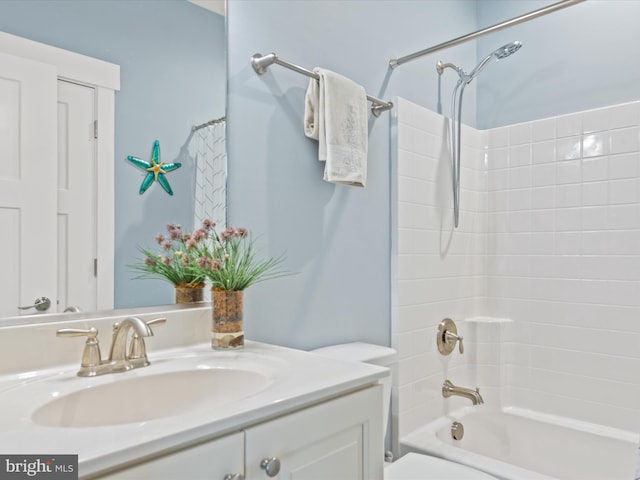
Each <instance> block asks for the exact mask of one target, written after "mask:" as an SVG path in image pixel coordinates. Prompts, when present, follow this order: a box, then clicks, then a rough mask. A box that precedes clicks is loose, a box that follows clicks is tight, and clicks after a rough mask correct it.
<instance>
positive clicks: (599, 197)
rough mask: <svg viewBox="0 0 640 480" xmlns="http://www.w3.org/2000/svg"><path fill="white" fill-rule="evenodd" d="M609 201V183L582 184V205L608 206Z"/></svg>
mask: <svg viewBox="0 0 640 480" xmlns="http://www.w3.org/2000/svg"><path fill="white" fill-rule="evenodd" d="M608 201H609V183H608V182H589V183H583V184H582V205H585V206H596V205H606V204H607V202H608Z"/></svg>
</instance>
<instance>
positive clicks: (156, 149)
mask: <svg viewBox="0 0 640 480" xmlns="http://www.w3.org/2000/svg"><path fill="white" fill-rule="evenodd" d="M127 160H129V161H130V162H131V163H133V164H134V165H135V166H136V167H138V168H141V169H142V170H145V171H146V172H149V173H147V176H146V177H144V180H143V181H142V185H140V195H142V194H143V193H144V192H146V191H147V189H148V188H149V187H150V186H151V184H152V183H153V182H154V181H157V182H158V183H159V184H160V185H162V188H164V190H165V192H167V193H168V194H169V195H173V190H171V185H169V181H168V180H167V178H166V176H165V175H166V174H167V173H169V172H173V171H174V170H177V169H178V168H180V167H181V166H182V164H181V163H162V162H161V161H160V142H159V141H158V140H156V141H155V142H153V152H152V153H151V163H149V162H147V161H145V160H141V159H139V158H136V157H132V156H131V155H129V156H128V157H127Z"/></svg>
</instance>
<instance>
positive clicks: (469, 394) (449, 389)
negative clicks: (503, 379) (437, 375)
mask: <svg viewBox="0 0 640 480" xmlns="http://www.w3.org/2000/svg"><path fill="white" fill-rule="evenodd" d="M453 395H455V396H458V397H464V398H468V399H469V400H471V403H473V404H474V405H482V404H483V403H484V400H483V399H482V395H480V389H479V388H476V389H475V390H472V389H470V388H465V387H458V386H456V385H454V384H453V383H451V381H450V380H445V381H444V383H443V384H442V396H443V397H444V398H448V397H451V396H453Z"/></svg>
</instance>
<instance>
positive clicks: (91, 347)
mask: <svg viewBox="0 0 640 480" xmlns="http://www.w3.org/2000/svg"><path fill="white" fill-rule="evenodd" d="M56 336H58V337H85V336H86V337H87V341H86V343H85V344H84V351H83V352H82V362H81V363H80V372H78V374H79V375H81V376H90V374H89V373H87V375H82V374H81V372H83V371H86V372H88V371H89V370H88V369H91V368H92V367H97V366H98V365H100V364H101V363H102V355H101V353H100V344H99V342H98V329H97V328H95V327H91V328H89V329H82V328H61V329H60V330H57V331H56Z"/></svg>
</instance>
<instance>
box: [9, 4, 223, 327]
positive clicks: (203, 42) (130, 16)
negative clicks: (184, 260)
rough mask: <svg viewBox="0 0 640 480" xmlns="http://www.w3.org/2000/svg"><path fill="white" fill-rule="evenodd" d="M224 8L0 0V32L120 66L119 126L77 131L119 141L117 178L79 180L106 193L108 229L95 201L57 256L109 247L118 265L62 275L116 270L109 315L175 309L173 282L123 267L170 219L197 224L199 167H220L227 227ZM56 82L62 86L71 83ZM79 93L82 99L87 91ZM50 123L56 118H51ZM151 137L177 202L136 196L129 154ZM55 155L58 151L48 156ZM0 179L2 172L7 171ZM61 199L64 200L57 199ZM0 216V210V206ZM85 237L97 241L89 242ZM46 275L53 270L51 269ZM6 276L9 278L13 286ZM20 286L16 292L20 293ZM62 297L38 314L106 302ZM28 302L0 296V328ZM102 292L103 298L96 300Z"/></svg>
mask: <svg viewBox="0 0 640 480" xmlns="http://www.w3.org/2000/svg"><path fill="white" fill-rule="evenodd" d="M224 6H225V5H224V1H223V0H193V1H186V0H185V1H182V0H171V1H166V0H128V1H126V2H119V1H118V2H114V1H111V0H92V1H91V2H77V1H66V0H54V1H50V0H42V1H39V0H33V1H29V2H23V1H21V0H5V1H3V2H1V3H0V32H6V33H8V34H11V35H13V36H17V37H21V38H23V39H28V40H32V41H35V42H39V43H41V44H45V45H48V46H53V47H57V48H60V49H64V50H67V51H70V52H75V53H78V54H81V55H84V56H87V57H91V58H93V59H97V60H100V61H103V62H108V63H110V64H113V65H117V66H119V69H120V88H119V90H117V91H116V92H115V102H114V107H113V114H112V116H113V119H114V120H113V123H114V124H113V125H112V126H108V125H99V124H94V123H93V122H88V121H85V120H83V121H82V123H81V127H80V130H81V132H80V137H81V138H83V137H86V138H87V139H89V137H91V138H93V137H94V135H95V136H96V137H97V138H99V136H100V135H101V133H102V134H104V133H105V132H109V128H111V129H112V133H111V135H112V137H113V138H114V142H113V143H114V145H113V146H112V147H111V148H112V159H110V161H111V162H113V165H110V166H107V168H111V169H112V177H113V178H112V179H109V178H107V177H108V176H109V175H105V176H104V177H101V175H100V172H101V171H104V170H103V169H104V168H105V166H104V165H92V166H91V167H90V168H89V170H88V173H87V174H86V175H88V177H87V176H85V178H88V180H87V181H86V182H85V184H86V185H85V186H86V187H87V188H86V189H87V190H88V193H89V194H91V193H92V192H93V193H94V194H95V192H100V191H104V190H108V189H112V190H111V192H112V198H113V208H112V215H113V222H112V223H113V231H112V232H109V233H106V234H105V233H104V232H101V231H99V230H98V233H97V234H96V228H95V223H96V222H97V223H99V222H100V220H101V219H102V218H103V216H104V215H103V214H104V211H101V209H100V206H99V205H98V206H97V207H95V208H93V211H92V207H90V206H89V207H88V208H87V210H88V211H91V213H92V214H93V220H91V221H88V222H87V223H88V225H86V230H82V229H81V230H80V231H79V233H78V232H77V231H76V233H74V234H73V235H70V236H69V237H70V238H69V240H73V239H75V240H76V246H74V247H72V248H69V249H67V250H66V251H58V252H57V253H55V252H54V253H53V255H57V256H58V258H59V259H60V258H62V257H65V256H66V257H69V258H71V259H76V258H80V257H81V255H80V250H82V248H83V247H85V246H87V245H89V244H90V246H88V247H87V250H88V253H86V254H83V255H84V256H89V257H90V256H91V255H93V256H94V257H96V256H97V255H95V250H96V249H100V247H101V245H102V244H104V243H108V242H109V241H111V242H112V245H113V248H112V250H113V259H112V261H113V265H108V264H105V263H103V264H102V265H101V264H100V262H97V264H96V262H95V261H93V258H90V259H89V260H90V261H87V262H83V264H82V265H81V267H80V268H81V274H73V275H72V274H71V273H70V274H69V276H73V277H74V278H76V277H78V278H81V276H82V275H84V276H87V278H89V279H90V278H91V277H92V276H96V272H104V271H108V270H111V271H112V272H113V295H112V297H113V300H112V307H113V308H131V307H141V306H152V305H161V304H170V303H173V301H174V292H173V287H172V285H171V284H169V283H168V282H163V281H161V280H147V279H144V280H141V279H135V277H136V276H137V275H138V273H137V272H136V271H134V270H133V269H132V268H131V267H130V266H131V265H132V264H135V263H138V262H140V261H142V258H143V257H142V255H141V253H140V251H139V248H140V247H145V248H154V247H155V246H156V245H155V240H154V239H155V237H156V235H157V234H158V233H162V232H164V231H165V226H166V224H167V223H176V224H181V225H183V227H184V229H185V230H189V229H191V228H193V226H194V224H195V223H197V222H198V220H197V218H199V217H202V215H203V212H202V210H201V207H202V201H203V198H202V191H203V188H202V185H200V187H199V186H198V185H199V182H200V179H199V178H198V175H199V174H198V171H199V170H200V175H202V173H203V172H202V170H203V169H211V168H216V169H217V170H216V173H215V176H216V178H217V180H216V181H217V182H218V186H219V188H217V190H216V198H215V203H216V208H217V210H216V211H217V212H222V213H221V214H218V213H216V215H217V216H218V218H216V219H215V220H216V221H217V222H218V223H224V211H225V205H224V203H225V201H226V196H225V192H224V185H225V184H226V155H225V149H224V140H225V128H224V125H225V123H224V118H225V116H226V113H225V108H226V77H227V74H226V17H225V11H224ZM58 80H59V81H60V80H62V81H63V82H64V81H65V80H66V79H60V78H58ZM67 87H71V90H72V91H75V89H74V88H73V87H78V85H74V84H73V82H66V83H64V85H63V87H61V88H59V92H58V111H57V114H56V113H55V112H54V116H55V115H57V121H58V125H61V124H64V125H70V123H68V122H66V120H65V121H64V122H63V120H62V119H64V118H67V117H65V115H66V113H65V112H66V111H67V110H66V108H67V104H68V102H67V100H61V99H62V98H66V97H63V96H64V95H67V96H68V95H72V96H73V95H75V93H65V92H64V91H63V90H64V89H65V88H67ZM80 87H84V86H80ZM80 90H81V91H84V90H83V88H80ZM85 90H86V89H85ZM60 92H62V93H60ZM2 95H4V97H3V98H4V100H5V104H11V102H12V101H13V100H12V99H13V98H14V97H15V95H13V96H12V95H11V94H10V87H9V86H8V87H7V88H6V89H5V90H4V94H1V93H0V97H2ZM1 100H2V98H0V101H1ZM74 101H75V100H74ZM84 101H85V104H86V110H88V111H89V114H91V113H92V112H91V110H92V109H94V110H95V111H97V112H99V111H100V109H101V108H103V107H102V105H101V104H100V102H101V99H100V95H93V96H91V95H89V96H88V97H87V99H86V100H84ZM87 118H89V117H87ZM53 120H54V122H55V121H56V119H55V118H53ZM88 123H91V125H88ZM40 127H42V126H40ZM89 127H91V128H89ZM69 128H71V127H69ZM23 130H25V129H24V128H23ZM26 131H27V134H28V133H29V132H30V130H29V129H26ZM33 131H34V134H35V132H36V131H37V129H36V128H34V130H33ZM2 135H3V131H2V127H0V148H5V149H8V148H10V143H9V142H7V141H3V140H4V139H5V138H7V135H9V134H7V130H6V129H5V131H4V135H5V137H3V136H2ZM34 136H35V137H36V138H33V139H32V141H29V142H28V143H29V144H33V143H36V144H37V143H39V142H43V141H44V140H43V138H44V137H42V132H39V134H35V135H34ZM9 137H10V135H9ZM60 138H62V137H60ZM64 138H67V137H66V136H65V137H64ZM36 140H38V141H37V142H36ZM156 141H158V145H159V153H160V161H162V162H164V163H180V164H181V167H180V168H179V169H176V170H175V171H172V172H170V173H167V175H166V180H167V181H168V183H169V184H170V187H171V190H172V192H173V195H169V194H168V193H167V192H166V191H165V189H163V188H162V186H161V185H160V184H159V183H158V182H153V184H151V185H150V186H149V188H148V189H147V190H146V191H145V192H144V193H143V194H140V193H139V191H140V186H141V184H142V182H143V180H144V178H145V175H146V172H144V171H142V170H140V169H139V168H136V167H135V166H134V165H133V164H132V163H131V162H128V161H127V157H128V156H134V157H138V158H140V159H142V160H144V161H147V162H148V161H150V160H151V155H152V150H153V145H154V143H155V142H156ZM55 143H57V144H58V156H60V155H61V154H63V153H64V154H66V152H65V148H66V147H67V146H66V145H65V142H61V141H59V140H58V142H55V141H54V144H55ZM85 143H86V142H85ZM92 148H93V147H91V146H89V147H88V153H86V154H82V155H81V156H82V157H83V158H84V157H87V156H89V157H91V156H92V155H93V154H94V153H95V152H94V151H93V150H92ZM14 150H15V149H14ZM61 152H62V153H61ZM9 153H10V152H9V151H8V150H7V151H5V152H3V156H5V158H9V156H8V154H9ZM53 153H54V155H55V152H53ZM94 158H100V157H94ZM89 162H91V160H89ZM214 164H215V167H214ZM77 171H79V169H78V168H77V167H73V166H70V167H69V168H68V171H65V169H64V168H61V167H59V168H58V172H57V173H54V176H55V177H56V178H57V180H58V181H57V182H56V178H54V179H49V180H48V181H44V182H43V183H42V184H43V185H47V184H48V182H50V183H52V184H56V183H57V184H58V186H59V188H60V185H61V183H62V184H64V183H65V182H66V181H67V180H68V179H69V178H71V176H73V175H74V174H76V173H77ZM107 171H108V170H107ZM3 173H4V174H6V173H7V170H6V169H5V170H4V172H3ZM2 177H3V175H0V178H2ZM96 195H99V194H96ZM57 198H60V195H59V194H58V197H57ZM57 198H55V197H54V198H53V200H47V199H46V198H44V192H43V189H40V188H38V189H37V193H34V194H32V195H30V196H29V199H30V200H33V201H34V202H35V203H39V204H41V205H48V206H50V203H51V202H55V201H56V200H57ZM207 201H209V202H211V201H212V200H211V199H207ZM68 203H74V201H69V202H68ZM75 203H76V204H77V203H83V202H77V201H76V202H75ZM221 203H222V205H221ZM94 206H95V204H94ZM1 208H2V206H1V205H0V210H1ZM210 211H211V210H210V209H205V213H204V214H205V215H207V216H209V213H208V212H210ZM63 217H64V215H60V213H58V219H57V222H61V221H64V218H63ZM194 219H196V220H194ZM197 226H198V225H196V227H197ZM15 228H17V226H16V227H15ZM58 230H60V224H59V223H58ZM85 236H86V238H85ZM92 236H94V237H95V238H93V240H90V239H91V237H92ZM109 236H111V238H109ZM12 241H13V243H15V245H13V244H12V245H13V247H15V248H14V249H15V250H19V249H20V248H24V247H25V245H24V244H23V242H22V241H20V240H19V238H18V240H15V239H14V240H12ZM55 241H56V238H55V236H53V238H52V236H51V235H48V234H44V233H43V231H40V235H38V238H37V239H35V241H34V242H32V246H31V247H28V248H29V249H37V248H39V247H38V245H40V246H41V247H44V246H45V245H50V244H51V243H56V242H55ZM16 242H18V243H16ZM71 244H72V243H69V245H71ZM7 247H8V248H11V245H6V246H5V248H7ZM59 250H60V249H59ZM32 251H33V250H32ZM27 257H28V256H26V257H25V258H27ZM101 262H102V260H101ZM36 268H40V267H36ZM53 268H54V269H55V266H54V267H53ZM47 269H48V272H47V273H46V274H45V273H44V272H43V271H40V272H39V273H40V274H41V275H42V276H49V277H51V275H53V276H59V274H60V272H59V271H58V272H56V271H53V272H51V271H50V270H51V267H47ZM4 275H5V276H6V277H5V279H4V280H6V282H5V283H7V282H8V283H7V284H8V285H11V282H13V283H16V284H17V283H18V282H16V281H15V280H16V279H15V275H16V273H15V272H13V273H10V272H7V273H5V274H4ZM9 276H10V277H11V278H8V277H9ZM4 280H3V281H4ZM80 283H82V282H80ZM86 283H88V282H86ZM0 285H3V284H0ZM64 285H66V283H64ZM16 289H17V290H19V288H18V287H16ZM68 290H69V291H67V287H65V286H63V287H61V288H58V290H57V291H56V292H55V295H52V296H53V297H55V298H53V299H52V306H51V308H50V310H48V311H44V312H43V313H42V314H44V315H46V314H47V313H49V312H54V311H58V312H62V311H63V310H64V309H65V308H67V307H70V306H77V307H78V308H79V309H80V310H81V311H82V312H87V313H88V312H90V311H93V310H95V309H96V308H100V305H103V304H104V303H102V304H101V303H100V301H97V300H96V299H95V298H91V297H92V294H90V293H87V294H84V293H83V294H80V295H76V296H75V297H73V296H72V295H71V294H70V291H71V288H70V287H69V289H68ZM32 296H34V298H33V299H31V298H30V297H29V298H27V299H22V300H20V303H18V301H16V300H15V299H14V298H11V299H10V300H9V301H6V300H4V299H3V301H2V302H1V303H2V306H1V309H0V317H3V318H4V319H5V320H4V321H3V324H8V323H10V320H8V319H7V317H13V316H17V315H20V314H21V313H27V314H29V313H31V312H35V309H31V310H24V311H20V310H18V307H20V306H28V305H23V303H25V302H26V303H31V302H32V301H33V302H35V300H36V299H37V298H38V297H39V296H40V295H39V294H37V295H32ZM97 296H98V297H99V296H100V292H98V293H97ZM78 297H80V298H78ZM14 304H15V305H14ZM42 314H39V317H40V318H38V320H42V318H41V315H42ZM25 320H26V319H25V318H21V319H20V323H24V322H25Z"/></svg>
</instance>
